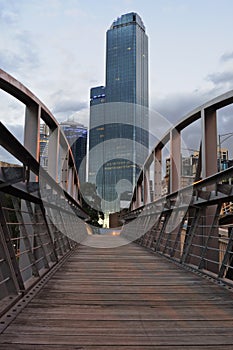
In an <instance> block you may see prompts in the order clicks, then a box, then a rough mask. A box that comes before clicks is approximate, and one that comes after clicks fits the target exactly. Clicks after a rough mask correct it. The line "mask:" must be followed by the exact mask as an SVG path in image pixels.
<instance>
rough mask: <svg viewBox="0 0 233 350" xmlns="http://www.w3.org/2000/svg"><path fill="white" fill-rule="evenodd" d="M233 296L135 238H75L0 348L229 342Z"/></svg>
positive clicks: (212, 349) (211, 347)
mask: <svg viewBox="0 0 233 350" xmlns="http://www.w3.org/2000/svg"><path fill="white" fill-rule="evenodd" d="M93 239H95V240H96V239H98V237H97V238H96V237H95V238H93ZM96 245H98V244H97V243H96ZM99 245H100V246H101V243H100V244H99ZM232 296H233V294H232V291H230V290H226V289H224V288H222V287H220V286H218V285H216V284H214V283H213V282H211V281H209V280H207V279H204V278H201V277H200V276H198V275H195V274H193V273H192V272H190V271H185V270H183V269H181V268H180V267H179V266H176V265H175V264H173V263H172V262H171V261H168V260H167V259H165V258H162V257H161V256H159V255H156V254H152V253H150V252H148V251H146V250H145V249H143V248H141V247H138V246H136V245H134V244H129V245H124V246H121V247H116V248H91V247H88V246H80V248H79V249H78V251H77V252H76V253H75V254H74V255H72V256H71V257H70V258H69V259H68V260H67V261H66V263H65V264H64V265H63V266H62V267H61V268H60V270H59V271H57V272H56V274H55V275H54V276H53V277H52V278H51V280H50V281H49V282H48V283H47V285H46V286H45V287H44V288H43V289H42V290H41V291H40V292H39V293H38V294H37V295H36V297H35V298H34V299H33V300H32V301H31V302H30V303H29V304H28V305H27V307H25V308H24V309H23V311H22V312H21V313H20V314H19V315H18V317H17V318H16V319H15V320H14V321H13V322H12V323H11V324H10V326H9V327H8V328H7V329H6V330H5V331H4V333H3V334H2V335H1V336H0V350H1V349H4V350H5V349H7V350H13V349H14V350H28V349H30V350H32V349H36V350H40V349H43V350H44V349H46V350H67V349H69V350H71V349H72V350H73V349H87V350H97V349H108V350H109V349H111V350H117V349H122V350H137V349H141V350H152V349H153V350H154V349H155V348H156V350H168V349H169V350H170V349H171V348H172V349H173V350H174V349H175V350H178V349H179V350H186V349H189V350H194V349H195V350H196V349H197V348H198V347H199V348H200V349H201V350H205V349H206V350H207V349H208V350H219V349H221V350H230V349H232V348H233V333H232V327H233V298H232Z"/></svg>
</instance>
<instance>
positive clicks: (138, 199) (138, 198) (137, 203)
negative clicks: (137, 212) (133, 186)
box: [136, 183, 142, 208]
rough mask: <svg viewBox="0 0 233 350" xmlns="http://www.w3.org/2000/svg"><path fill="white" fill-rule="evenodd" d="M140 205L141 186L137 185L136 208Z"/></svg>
mask: <svg viewBox="0 0 233 350" xmlns="http://www.w3.org/2000/svg"><path fill="white" fill-rule="evenodd" d="M141 204H142V184H141V183H140V184H138V186H137V193H136V208H139V207H140V206H141Z"/></svg>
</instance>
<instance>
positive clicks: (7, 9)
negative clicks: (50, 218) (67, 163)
mask: <svg viewBox="0 0 233 350" xmlns="http://www.w3.org/2000/svg"><path fill="white" fill-rule="evenodd" d="M132 11H133V12H137V13H138V14H139V15H140V16H141V18H142V20H143V22H144V24H145V26H146V32H147V34H148V37H149V77H150V78H149V86H150V108H151V109H152V110H156V111H158V112H159V113H160V114H162V115H163V116H164V117H165V118H166V119H168V120H169V122H171V123H176V122H177V121H178V120H180V119H182V118H183V117H184V116H185V114H186V113H188V112H189V111H191V110H193V109H194V108H196V107H198V106H199V105H201V104H202V103H204V102H206V101H208V100H210V99H212V98H214V97H216V96H218V95H220V94H222V93H225V92H227V91H229V90H231V89H233V40H232V33H233V20H232V16H233V1H232V0H221V1H220V0H144V1H142V0H117V1H111V0H99V1H94V0H85V1H83V0H66V1H64V0H0V68H1V69H3V70H5V71H6V72H7V73H9V74H11V75H13V76H14V77H15V78H16V79H17V80H19V81H20V82H21V83H22V84H24V85H25V86H26V87H28V88H29V89H30V90H31V91H32V92H33V93H34V94H35V95H36V96H37V97H38V98H39V99H40V100H41V101H42V102H43V103H44V104H45V105H46V106H47V107H48V108H49V109H50V110H51V112H52V113H53V114H54V116H55V117H56V119H57V120H58V121H64V120H66V119H67V118H74V119H75V120H77V121H78V122H80V123H82V124H84V125H86V126H88V123H89V91H90V88H91V87H93V86H98V85H104V84H105V46H106V41H105V39H106V31H107V30H108V29H109V27H110V26H111V24H112V22H113V20H115V19H116V18H117V17H119V16H120V15H122V14H124V13H127V12H132ZM0 103H1V108H0V120H1V121H2V122H3V123H4V124H5V125H6V126H7V127H8V128H9V129H10V130H11V131H12V132H13V133H14V134H15V135H16V136H17V137H19V138H22V125H23V123H24V109H23V106H22V105H21V104H20V103H19V102H17V101H15V99H13V98H12V97H8V96H7V94H6V93H4V92H1V91H0ZM232 115H233V109H232V108H228V109H225V110H223V111H222V112H221V113H219V116H218V133H220V134H224V133H228V132H233V116H232ZM197 129H198V126H197ZM191 132H192V133H193V136H194V137H193V138H192V139H193V140H194V139H195V128H194V129H193V131H191ZM230 141H233V137H232V139H230V138H229V139H228V140H227V141H226V142H228V143H227V145H228V146H229V145H230V143H229V142H230ZM231 144H233V142H231ZM189 147H197V145H196V144H195V143H192V142H191V143H190V144H189ZM229 147H230V146H229Z"/></svg>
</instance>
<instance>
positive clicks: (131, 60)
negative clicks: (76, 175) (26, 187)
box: [88, 12, 149, 213]
mask: <svg viewBox="0 0 233 350" xmlns="http://www.w3.org/2000/svg"><path fill="white" fill-rule="evenodd" d="M106 39H107V46H106V84H105V86H98V87H95V88H92V89H91V95H90V98H91V101H90V105H91V108H90V134H89V180H88V181H89V182H92V183H95V184H96V187H97V192H98V194H99V196H100V197H101V198H102V209H103V211H104V212H105V213H107V212H115V211H118V210H119V209H120V208H121V201H124V202H125V200H126V199H127V198H128V199H130V196H131V194H132V191H133V187H134V185H135V182H136V179H137V176H138V174H139V172H140V170H141V167H142V165H143V163H144V161H145V159H146V157H147V154H148V139H149V137H148V119H149V117H148V37H147V35H146V33H145V26H144V24H143V22H142V20H141V18H140V16H139V15H138V14H136V13H133V12H132V13H128V14H124V15H122V16H121V17H120V18H118V19H117V20H115V21H114V22H113V24H112V25H111V27H110V29H109V30H108V31H107V38H106Z"/></svg>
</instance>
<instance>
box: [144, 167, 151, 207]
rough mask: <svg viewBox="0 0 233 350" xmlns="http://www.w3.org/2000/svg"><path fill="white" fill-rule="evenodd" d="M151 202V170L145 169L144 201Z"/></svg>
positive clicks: (145, 202)
mask: <svg viewBox="0 0 233 350" xmlns="http://www.w3.org/2000/svg"><path fill="white" fill-rule="evenodd" d="M149 202H150V170H149V169H148V168H144V170H143V203H144V205H146V204H148V203H149Z"/></svg>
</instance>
